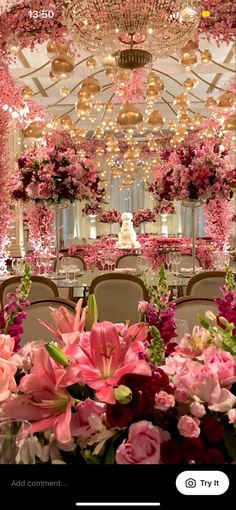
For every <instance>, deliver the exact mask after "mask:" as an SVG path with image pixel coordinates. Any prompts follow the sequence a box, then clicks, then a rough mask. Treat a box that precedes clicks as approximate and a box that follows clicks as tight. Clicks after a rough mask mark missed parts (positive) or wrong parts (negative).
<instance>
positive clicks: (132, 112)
mask: <svg viewBox="0 0 236 510" xmlns="http://www.w3.org/2000/svg"><path fill="white" fill-rule="evenodd" d="M142 121H143V116H142V114H141V112H140V110H139V108H137V107H136V106H134V105H133V104H132V103H130V102H129V101H127V102H126V103H124V105H123V106H122V108H121V109H120V112H119V114H118V116H117V124H119V126H122V127H123V128H129V127H133V126H136V125H138V124H140V123H141V122H142Z"/></svg>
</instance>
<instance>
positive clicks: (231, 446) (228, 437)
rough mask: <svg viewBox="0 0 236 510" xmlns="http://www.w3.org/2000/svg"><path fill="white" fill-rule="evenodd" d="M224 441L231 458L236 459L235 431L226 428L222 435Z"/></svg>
mask: <svg viewBox="0 0 236 510" xmlns="http://www.w3.org/2000/svg"><path fill="white" fill-rule="evenodd" d="M224 443H225V446H226V449H227V452H228V454H229V456H230V457H231V459H233V460H236V433H235V432H231V431H230V430H227V431H226V432H225V435H224Z"/></svg>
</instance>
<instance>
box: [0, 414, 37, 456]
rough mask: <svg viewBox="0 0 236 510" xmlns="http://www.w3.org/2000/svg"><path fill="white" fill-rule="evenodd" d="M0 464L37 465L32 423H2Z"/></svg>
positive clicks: (20, 421)
mask: <svg viewBox="0 0 236 510" xmlns="http://www.w3.org/2000/svg"><path fill="white" fill-rule="evenodd" d="M0 464H35V451H34V442H33V436H32V426H31V423H29V422H28V421H26V420H4V421H0Z"/></svg>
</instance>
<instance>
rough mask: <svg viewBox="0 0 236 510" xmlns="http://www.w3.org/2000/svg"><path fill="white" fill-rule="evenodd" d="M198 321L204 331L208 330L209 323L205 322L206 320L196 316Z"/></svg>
mask: <svg viewBox="0 0 236 510" xmlns="http://www.w3.org/2000/svg"><path fill="white" fill-rule="evenodd" d="M198 320H199V322H200V324H201V326H202V327H203V328H204V329H209V327H210V325H209V323H208V322H207V320H206V319H204V317H202V315H199V316H198Z"/></svg>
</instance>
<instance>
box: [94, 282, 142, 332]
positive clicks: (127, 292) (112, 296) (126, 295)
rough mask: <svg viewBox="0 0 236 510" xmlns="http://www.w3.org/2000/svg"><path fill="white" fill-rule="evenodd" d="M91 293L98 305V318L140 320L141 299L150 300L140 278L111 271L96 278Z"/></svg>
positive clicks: (114, 320)
mask: <svg viewBox="0 0 236 510" xmlns="http://www.w3.org/2000/svg"><path fill="white" fill-rule="evenodd" d="M89 294H94V295H95V298H96V301H97V306H98V320H99V321H105V320H106V321H111V322H114V323H116V322H123V323H124V322H125V321H126V320H129V321H130V323H131V324H134V323H135V322H138V320H139V313H138V304H139V301H142V300H145V301H148V292H147V289H146V287H145V285H144V283H143V282H142V280H140V278H138V277H136V276H133V275H127V274H116V273H109V274H104V275H101V276H98V277H96V278H94V280H93V281H92V283H91V286H90V289H89Z"/></svg>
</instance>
